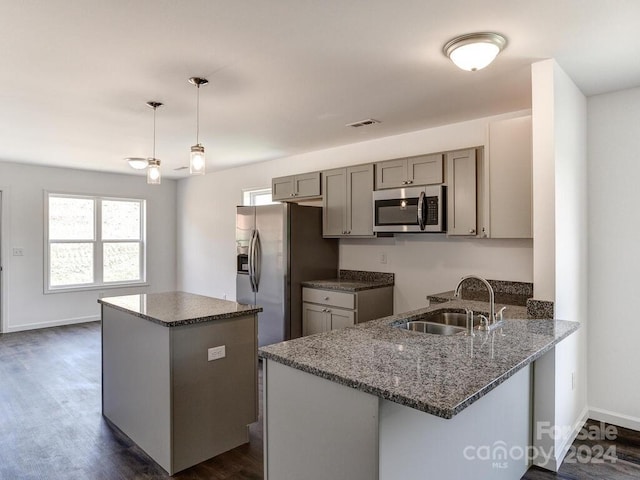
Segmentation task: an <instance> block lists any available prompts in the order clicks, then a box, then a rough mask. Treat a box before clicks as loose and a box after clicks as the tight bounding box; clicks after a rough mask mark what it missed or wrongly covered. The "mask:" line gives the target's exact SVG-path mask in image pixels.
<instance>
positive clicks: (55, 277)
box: [45, 193, 146, 293]
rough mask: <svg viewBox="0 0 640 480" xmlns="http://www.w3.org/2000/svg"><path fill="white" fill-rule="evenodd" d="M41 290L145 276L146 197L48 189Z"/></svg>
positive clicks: (113, 283) (122, 281) (124, 282)
mask: <svg viewBox="0 0 640 480" xmlns="http://www.w3.org/2000/svg"><path fill="white" fill-rule="evenodd" d="M46 203H47V204H46V212H47V215H46V225H45V232H46V240H47V248H46V254H45V257H46V258H45V260H46V265H45V269H46V285H45V292H48V293H51V292H57V291H68V290H78V289H87V288H105V287H110V286H122V285H129V284H141V283H144V282H145V263H146V262H145V257H146V255H145V238H144V232H145V201H144V200H137V199H123V198H106V197H90V196H83V195H65V194H55V193H49V194H47V196H46Z"/></svg>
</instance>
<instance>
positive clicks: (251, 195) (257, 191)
mask: <svg viewBox="0 0 640 480" xmlns="http://www.w3.org/2000/svg"><path fill="white" fill-rule="evenodd" d="M267 193H272V191H271V187H262V188H244V189H242V205H243V206H245V207H254V206H256V203H255V198H256V197H257V196H258V195H264V194H267ZM247 201H248V202H249V203H247ZM277 203H280V202H274V201H273V195H272V197H271V203H266V204H263V205H275V204H277Z"/></svg>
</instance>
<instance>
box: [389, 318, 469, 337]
mask: <svg viewBox="0 0 640 480" xmlns="http://www.w3.org/2000/svg"><path fill="white" fill-rule="evenodd" d="M458 315H462V316H463V317H464V316H465V315H464V314H458ZM396 327H397V328H402V329H405V330H411V331H412V332H421V333H432V334H434V335H458V334H461V333H464V332H465V328H464V327H458V326H455V325H444V324H442V323H432V322H423V321H420V320H416V321H413V322H407V323H401V324H399V325H396Z"/></svg>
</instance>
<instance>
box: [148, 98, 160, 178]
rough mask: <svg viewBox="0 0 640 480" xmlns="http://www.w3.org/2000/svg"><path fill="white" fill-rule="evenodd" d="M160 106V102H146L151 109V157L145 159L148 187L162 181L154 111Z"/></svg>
mask: <svg viewBox="0 0 640 480" xmlns="http://www.w3.org/2000/svg"><path fill="white" fill-rule="evenodd" d="M162 105H163V104H162V103H160V102H153V101H151V102H147V106H148V107H150V108H153V156H152V157H151V158H148V159H147V164H148V168H147V183H148V184H149V185H160V182H161V181H162V173H161V172H160V160H158V159H157V158H156V110H157V109H158V107H161V106H162Z"/></svg>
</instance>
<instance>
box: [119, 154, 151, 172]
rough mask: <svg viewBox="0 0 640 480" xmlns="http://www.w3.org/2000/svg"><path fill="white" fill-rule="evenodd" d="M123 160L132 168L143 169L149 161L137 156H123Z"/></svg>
mask: <svg viewBox="0 0 640 480" xmlns="http://www.w3.org/2000/svg"><path fill="white" fill-rule="evenodd" d="M125 160H126V161H127V162H128V163H129V166H130V167H131V168H133V169H134V170H144V169H145V168H147V165H149V162H148V161H147V159H146V158H138V157H129V158H125Z"/></svg>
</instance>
